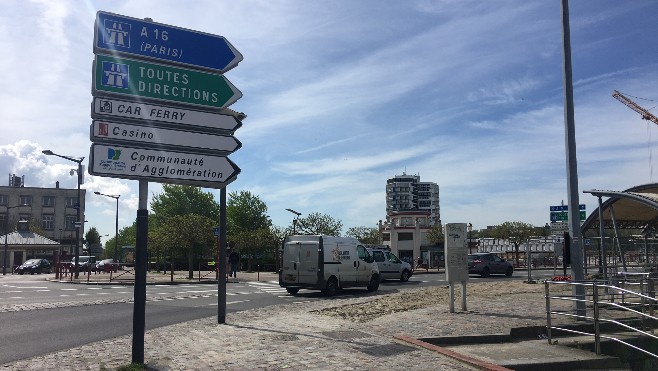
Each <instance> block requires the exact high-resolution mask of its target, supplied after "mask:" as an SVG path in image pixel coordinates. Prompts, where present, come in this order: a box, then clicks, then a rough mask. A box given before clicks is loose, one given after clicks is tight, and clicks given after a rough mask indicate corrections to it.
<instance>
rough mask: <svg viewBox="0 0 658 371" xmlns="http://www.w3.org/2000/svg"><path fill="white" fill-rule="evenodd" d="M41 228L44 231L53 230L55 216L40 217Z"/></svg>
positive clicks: (44, 215)
mask: <svg viewBox="0 0 658 371" xmlns="http://www.w3.org/2000/svg"><path fill="white" fill-rule="evenodd" d="M41 228H43V230H44V231H52V230H53V229H55V216H54V215H52V214H43V215H41Z"/></svg>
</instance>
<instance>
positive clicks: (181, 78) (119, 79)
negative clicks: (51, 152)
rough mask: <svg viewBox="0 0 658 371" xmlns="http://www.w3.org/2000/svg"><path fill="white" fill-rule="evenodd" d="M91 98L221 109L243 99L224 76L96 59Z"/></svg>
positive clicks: (138, 63)
mask: <svg viewBox="0 0 658 371" xmlns="http://www.w3.org/2000/svg"><path fill="white" fill-rule="evenodd" d="M92 85H93V86H92V94H94V95H102V94H112V95H122V96H132V97H141V98H146V99H152V100H157V101H166V102H174V103H180V104H185V105H188V104H192V105H196V106H201V107H205V108H211V109H221V108H224V107H227V106H229V105H231V104H233V103H235V102H236V101H237V100H238V99H240V98H241V97H242V92H240V90H238V89H237V88H236V87H235V86H234V85H233V84H231V82H230V81H228V80H227V79H226V78H225V77H224V76H223V75H220V74H215V73H209V72H203V71H197V70H191V69H187V68H180V67H172V66H167V65H164V64H158V63H151V62H144V61H138V60H134V59H128V58H118V57H110V56H106V55H97V56H96V59H95V60H94V76H93V84H92Z"/></svg>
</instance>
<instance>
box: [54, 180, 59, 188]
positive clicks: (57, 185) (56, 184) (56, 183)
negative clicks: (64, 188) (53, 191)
mask: <svg viewBox="0 0 658 371" xmlns="http://www.w3.org/2000/svg"><path fill="white" fill-rule="evenodd" d="M55 188H57V189H59V180H58V181H56V182H55Z"/></svg>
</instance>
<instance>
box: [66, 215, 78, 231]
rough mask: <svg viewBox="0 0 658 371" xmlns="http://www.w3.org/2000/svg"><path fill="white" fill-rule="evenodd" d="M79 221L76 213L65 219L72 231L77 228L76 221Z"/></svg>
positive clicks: (67, 228) (69, 229) (67, 227)
mask: <svg viewBox="0 0 658 371" xmlns="http://www.w3.org/2000/svg"><path fill="white" fill-rule="evenodd" d="M77 221H78V217H77V216H75V215H69V216H67V217H66V220H65V221H64V223H65V226H64V228H66V230H68V231H71V230H74V229H75V222H77Z"/></svg>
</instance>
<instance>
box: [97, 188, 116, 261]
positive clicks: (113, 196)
mask: <svg viewBox="0 0 658 371" xmlns="http://www.w3.org/2000/svg"><path fill="white" fill-rule="evenodd" d="M94 193H95V194H97V195H99V196H105V197H110V198H113V199H115V200H116V201H117V212H116V217H115V219H114V262H115V263H116V262H117V247H118V246H119V197H121V195H106V194H104V193H100V192H94Z"/></svg>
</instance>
